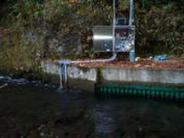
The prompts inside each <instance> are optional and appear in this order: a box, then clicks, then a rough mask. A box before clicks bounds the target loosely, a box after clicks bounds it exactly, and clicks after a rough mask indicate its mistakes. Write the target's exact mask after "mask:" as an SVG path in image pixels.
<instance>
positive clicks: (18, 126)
mask: <svg viewBox="0 0 184 138" xmlns="http://www.w3.org/2000/svg"><path fill="white" fill-rule="evenodd" d="M12 82H14V83H10V81H9V82H5V81H0V84H4V83H8V85H7V86H6V87H4V88H1V89H0V105H1V106H0V122H1V124H0V136H1V137H5V138H6V137H30V138H34V137H44V138H47V137H48V138H49V137H54V138H65V137H69V138H87V137H88V138H121V137H122V138H175V137H177V138H183V137H184V132H183V128H184V105H183V103H174V102H163V101H154V100H146V99H136V98H130V97H129V98H126V97H125V98H118V99H99V98H97V97H95V96H94V94H92V93H87V92H84V91H80V90H73V89H71V90H65V91H63V90H58V89H57V88H55V87H53V86H52V87H49V85H42V84H40V85H35V84H29V83H20V81H19V83H16V82H15V81H12ZM17 82H18V81H17Z"/></svg>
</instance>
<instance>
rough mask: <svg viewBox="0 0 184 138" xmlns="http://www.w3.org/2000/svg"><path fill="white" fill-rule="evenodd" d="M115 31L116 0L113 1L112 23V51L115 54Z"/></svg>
mask: <svg viewBox="0 0 184 138" xmlns="http://www.w3.org/2000/svg"><path fill="white" fill-rule="evenodd" d="M115 29H116V0H113V23H112V35H113V37H112V46H113V47H112V51H113V53H115Z"/></svg>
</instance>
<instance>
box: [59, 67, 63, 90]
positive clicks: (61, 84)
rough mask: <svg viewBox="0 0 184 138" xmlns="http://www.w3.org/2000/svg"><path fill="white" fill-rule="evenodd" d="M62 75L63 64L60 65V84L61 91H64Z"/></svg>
mask: <svg viewBox="0 0 184 138" xmlns="http://www.w3.org/2000/svg"><path fill="white" fill-rule="evenodd" d="M62 73H63V70H62V64H60V66H59V81H60V82H59V83H60V86H59V87H60V89H62V88H63V75H62Z"/></svg>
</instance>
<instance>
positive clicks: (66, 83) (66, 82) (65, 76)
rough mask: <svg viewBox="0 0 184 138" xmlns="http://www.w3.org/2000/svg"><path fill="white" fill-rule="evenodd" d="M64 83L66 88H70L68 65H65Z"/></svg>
mask: <svg viewBox="0 0 184 138" xmlns="http://www.w3.org/2000/svg"><path fill="white" fill-rule="evenodd" d="M64 78H65V79H64V83H65V86H64V87H65V88H67V87H68V78H67V64H64Z"/></svg>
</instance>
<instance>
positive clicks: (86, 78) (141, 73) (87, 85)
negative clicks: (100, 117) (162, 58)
mask: <svg viewBox="0 0 184 138" xmlns="http://www.w3.org/2000/svg"><path fill="white" fill-rule="evenodd" d="M42 68H43V71H44V72H46V73H48V74H50V75H54V76H58V77H59V72H60V67H59V65H57V64H54V63H46V64H42ZM67 76H68V79H69V81H68V86H69V87H72V88H78V89H83V90H86V91H94V86H95V84H96V83H114V82H115V83H135V84H139V83H143V84H146V83H148V84H160V85H176V86H184V69H146V68H117V67H116V68H112V67H109V68H108V67H104V68H86V67H77V66H74V65H70V66H69V67H68V71H67ZM56 80H58V79H56ZM57 83H59V82H57Z"/></svg>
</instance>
